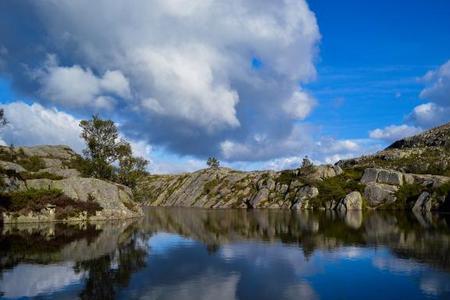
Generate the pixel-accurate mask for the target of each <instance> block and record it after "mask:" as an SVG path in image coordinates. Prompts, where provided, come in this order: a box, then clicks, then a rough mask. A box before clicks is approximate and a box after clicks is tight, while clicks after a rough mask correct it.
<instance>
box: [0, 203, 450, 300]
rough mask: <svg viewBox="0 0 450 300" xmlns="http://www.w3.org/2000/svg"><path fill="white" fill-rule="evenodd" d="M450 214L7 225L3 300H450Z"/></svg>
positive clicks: (193, 216)
mask: <svg viewBox="0 0 450 300" xmlns="http://www.w3.org/2000/svg"><path fill="white" fill-rule="evenodd" d="M449 226H450V215H437V214H426V215H414V214H412V213H399V212H395V213H394V212H365V213H361V212H356V211H354V212H349V213H347V214H345V213H344V214H338V213H336V212H311V211H309V212H294V211H289V210H206V209H189V208H149V209H147V210H146V216H145V217H144V218H141V219H134V220H122V221H110V222H98V223H94V224H84V223H83V224H81V223H80V224H71V225H64V224H49V223H47V224H44V223H41V224H20V225H14V226H10V225H3V227H2V228H1V236H0V298H2V299H18V298H20V299H26V298H33V299H75V298H81V299H214V300H220V299H399V298H404V299H408V300H412V299H450V228H449Z"/></svg>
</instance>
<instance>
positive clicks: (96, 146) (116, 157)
mask: <svg viewBox="0 0 450 300" xmlns="http://www.w3.org/2000/svg"><path fill="white" fill-rule="evenodd" d="M80 127H81V128H82V133H81V137H82V138H83V139H84V140H85V142H86V146H87V147H86V149H84V150H83V154H84V156H85V158H86V161H87V170H86V172H85V173H87V174H88V175H90V176H94V177H97V178H102V179H109V180H114V181H117V182H119V183H122V184H124V185H127V186H130V187H135V186H136V183H137V181H138V179H139V178H140V177H141V176H143V175H144V174H146V171H145V169H146V167H147V165H148V161H146V160H145V159H143V158H141V157H135V156H133V152H132V149H131V146H130V144H129V143H128V142H126V141H125V140H123V139H119V130H118V128H117V126H116V125H115V124H114V122H113V121H111V120H103V119H101V118H100V117H99V116H98V115H94V116H92V119H91V120H83V121H81V122H80ZM117 165H118V167H117Z"/></svg>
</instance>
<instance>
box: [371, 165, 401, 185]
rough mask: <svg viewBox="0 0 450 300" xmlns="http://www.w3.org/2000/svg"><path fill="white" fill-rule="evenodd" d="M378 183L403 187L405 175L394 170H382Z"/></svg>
mask: <svg viewBox="0 0 450 300" xmlns="http://www.w3.org/2000/svg"><path fill="white" fill-rule="evenodd" d="M377 182H378V183H384V184H390V185H403V174H402V173H401V172H399V171H394V170H383V169H382V170H380V171H379V173H378V178H377Z"/></svg>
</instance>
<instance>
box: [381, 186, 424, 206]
mask: <svg viewBox="0 0 450 300" xmlns="http://www.w3.org/2000/svg"><path fill="white" fill-rule="evenodd" d="M425 190H426V188H425V187H423V186H422V185H420V184H418V183H413V184H404V185H402V186H400V188H399V189H398V191H397V192H396V193H395V196H396V197H397V201H395V202H394V203H392V204H391V205H390V206H389V208H400V209H405V208H411V207H413V206H414V203H415V202H416V200H417V198H419V196H420V194H421V193H422V192H423V191H425Z"/></svg>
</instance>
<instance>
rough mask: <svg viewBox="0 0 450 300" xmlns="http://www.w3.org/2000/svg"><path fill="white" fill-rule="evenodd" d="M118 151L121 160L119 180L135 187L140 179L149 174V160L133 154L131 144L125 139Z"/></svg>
mask: <svg viewBox="0 0 450 300" xmlns="http://www.w3.org/2000/svg"><path fill="white" fill-rule="evenodd" d="M117 153H118V160H119V169H118V173H117V181H118V182H119V183H121V184H124V185H126V186H129V187H131V188H135V187H136V185H137V183H138V181H139V179H140V178H142V177H143V176H144V175H146V174H147V171H146V168H147V165H148V161H147V160H145V159H144V158H142V157H135V156H133V152H132V150H131V146H130V144H129V143H127V142H124V141H123V142H122V145H120V146H119V147H118V148H117Z"/></svg>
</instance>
